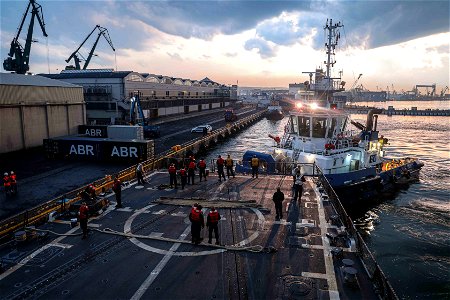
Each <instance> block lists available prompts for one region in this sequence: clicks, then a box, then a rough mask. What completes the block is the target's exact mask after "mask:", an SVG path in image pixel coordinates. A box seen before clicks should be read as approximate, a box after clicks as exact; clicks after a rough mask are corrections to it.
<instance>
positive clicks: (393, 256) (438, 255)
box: [206, 101, 450, 299]
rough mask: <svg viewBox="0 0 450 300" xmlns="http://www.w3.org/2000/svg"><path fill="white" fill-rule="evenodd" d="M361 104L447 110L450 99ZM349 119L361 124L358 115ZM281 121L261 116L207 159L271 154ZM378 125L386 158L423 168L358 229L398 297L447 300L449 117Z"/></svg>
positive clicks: (449, 286) (370, 210) (372, 211)
mask: <svg viewBox="0 0 450 300" xmlns="http://www.w3.org/2000/svg"><path fill="white" fill-rule="evenodd" d="M361 105H369V106H372V105H374V106H377V107H385V108H387V106H389V105H393V106H394V107H395V108H396V109H401V108H410V107H411V106H417V107H418V108H432V109H435V108H440V109H448V108H449V107H450V102H449V101H434V102H432V101H417V102H398V101H397V102H382V103H378V102H377V103H361ZM352 118H353V119H354V120H356V121H359V122H361V123H365V116H363V115H354V116H352ZM286 123H287V118H285V119H283V120H281V121H278V122H273V121H268V120H266V119H263V120H262V121H260V122H258V123H257V124H255V125H253V126H251V127H250V128H248V129H247V130H245V131H244V132H242V133H240V134H239V135H238V136H236V137H235V138H233V139H230V140H228V141H227V142H225V143H224V144H222V145H221V146H219V147H217V148H216V149H215V150H214V151H212V152H211V153H210V154H209V155H208V156H207V157H206V158H207V159H208V160H209V159H215V158H217V155H219V154H220V155H222V156H224V155H226V154H231V156H232V157H234V158H235V159H240V158H241V157H242V155H243V153H244V152H245V151H246V150H249V149H253V150H256V151H261V152H271V151H272V149H273V148H272V147H274V145H275V142H274V141H273V140H272V139H271V138H269V137H268V135H269V134H272V135H275V136H276V135H280V136H281V135H282V133H283V129H284V126H285V124H286ZM378 129H379V131H380V133H381V134H383V135H384V136H385V137H387V138H388V139H389V145H387V147H386V152H387V156H389V157H404V156H411V157H418V158H420V160H422V161H423V162H424V163H425V166H424V167H423V168H422V171H421V175H420V182H419V183H416V184H412V185H410V187H409V188H408V189H406V190H402V191H400V192H399V193H398V194H397V195H396V197H395V198H394V199H389V200H387V201H386V202H384V203H382V204H379V205H377V206H375V207H371V208H368V211H367V213H368V214H370V215H371V217H372V222H370V223H369V224H367V226H365V227H364V228H360V231H361V233H362V234H363V236H364V238H365V240H366V242H367V244H368V246H369V248H370V249H371V250H372V251H373V253H374V255H375V257H376V259H377V261H378V262H379V264H380V266H381V268H382V269H383V271H384V272H385V274H386V276H387V277H388V278H389V280H390V281H391V283H392V285H393V287H394V289H395V291H396V292H397V294H398V296H399V297H400V298H401V299H450V194H449V190H450V154H449V150H450V147H449V146H450V144H449V140H450V139H449V138H450V137H449V132H450V118H448V117H408V116H391V117H389V116H384V115H380V116H379V118H378ZM271 148H272V149H271ZM354 217H355V218H356V217H357V216H354Z"/></svg>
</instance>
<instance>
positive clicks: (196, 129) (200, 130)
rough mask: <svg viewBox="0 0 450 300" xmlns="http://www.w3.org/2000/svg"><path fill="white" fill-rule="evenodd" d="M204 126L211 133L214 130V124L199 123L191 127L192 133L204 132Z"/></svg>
mask: <svg viewBox="0 0 450 300" xmlns="http://www.w3.org/2000/svg"><path fill="white" fill-rule="evenodd" d="M204 128H206V132H207V133H210V132H211V131H212V126H211V125H208V124H206V125H199V126H197V127H194V128H192V129H191V132H192V133H203V130H204Z"/></svg>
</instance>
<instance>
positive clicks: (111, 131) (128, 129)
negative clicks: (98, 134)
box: [108, 125, 144, 140]
mask: <svg viewBox="0 0 450 300" xmlns="http://www.w3.org/2000/svg"><path fill="white" fill-rule="evenodd" d="M108 138H111V139H126V140H129V139H136V140H143V139H144V129H143V128H142V126H137V125H136V126H129V125H110V126H108Z"/></svg>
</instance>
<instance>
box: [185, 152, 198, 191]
mask: <svg viewBox="0 0 450 300" xmlns="http://www.w3.org/2000/svg"><path fill="white" fill-rule="evenodd" d="M196 167H197V166H196V165H195V159H194V157H192V156H191V159H190V161H189V164H188V180H187V181H188V184H192V185H194V178H195V168H196Z"/></svg>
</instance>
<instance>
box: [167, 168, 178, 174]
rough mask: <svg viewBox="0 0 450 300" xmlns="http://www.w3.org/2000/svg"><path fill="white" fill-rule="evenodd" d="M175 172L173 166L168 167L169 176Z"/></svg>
mask: <svg viewBox="0 0 450 300" xmlns="http://www.w3.org/2000/svg"><path fill="white" fill-rule="evenodd" d="M176 172H177V169H176V168H175V167H174V166H170V167H169V173H170V174H175V173H176Z"/></svg>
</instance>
